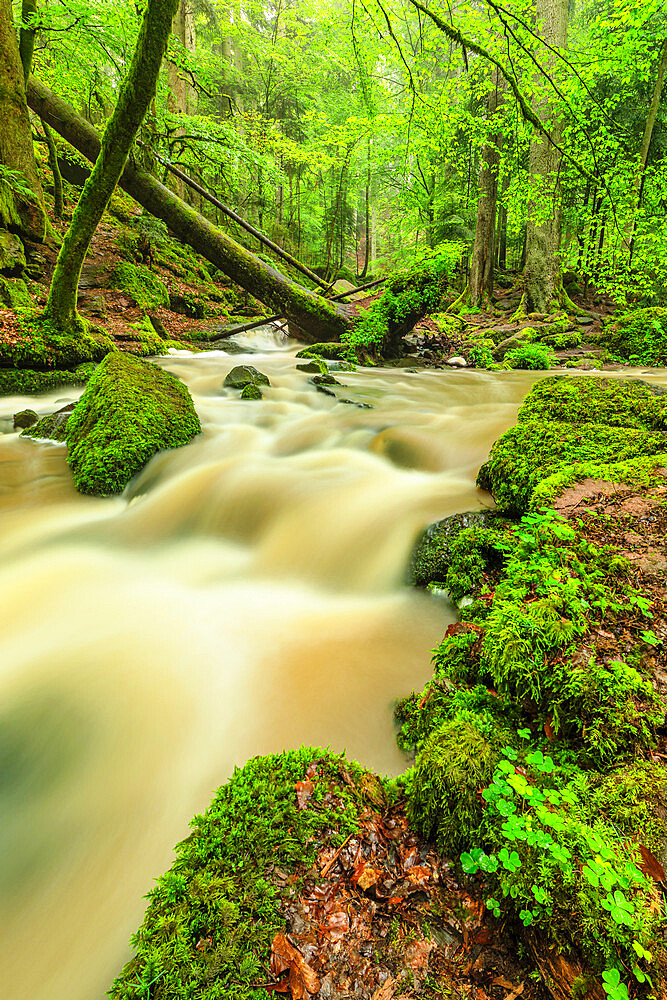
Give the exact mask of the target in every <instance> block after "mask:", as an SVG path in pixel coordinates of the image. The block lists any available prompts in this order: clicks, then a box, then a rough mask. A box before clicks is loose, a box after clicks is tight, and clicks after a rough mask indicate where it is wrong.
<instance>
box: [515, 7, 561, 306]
mask: <svg viewBox="0 0 667 1000" xmlns="http://www.w3.org/2000/svg"><path fill="white" fill-rule="evenodd" d="M567 18H568V0H538V3H537V21H538V23H541V25H542V30H541V35H542V38H543V39H544V41H545V42H547V43H548V44H549V45H551V46H552V47H553V48H556V49H564V48H565V47H566V45H567ZM555 62H556V57H555V56H554V55H553V53H548V54H547V55H546V56H545V57H544V63H545V67H546V70H547V72H548V73H549V74H550V75H553V72H554V69H555ZM540 117H541V119H542V121H543V122H544V121H547V120H548V119H549V117H550V106H549V101H548V99H547V98H545V99H544V100H543V101H542V104H541V107H540ZM550 136H551V141H550V140H549V139H546V138H545V136H544V135H543V134H541V133H536V134H535V135H534V136H533V139H532V141H531V144H530V160H529V172H530V176H531V180H532V183H533V186H534V192H535V193H534V195H533V197H532V199H531V203H530V205H529V210H528V224H527V229H526V266H525V270H524V307H525V311H526V313H531V312H537V313H546V312H548V311H549V308H550V307H551V305H552V303H553V301H554V299H556V298H557V297H558V293H559V287H560V284H561V267H560V260H559V258H558V250H559V246H560V224H561V192H560V181H559V170H560V164H561V153H560V151H559V150H558V149H557V148H556V145H554V144H558V145H560V141H561V137H562V127H561V125H560V124H559V123H558V122H557V121H552V128H551V131H550ZM547 203H548V206H549V207H548V208H547V209H546V211H547V218H544V215H545V207H546V205H547Z"/></svg>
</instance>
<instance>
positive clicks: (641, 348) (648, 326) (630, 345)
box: [605, 306, 667, 367]
mask: <svg viewBox="0 0 667 1000" xmlns="http://www.w3.org/2000/svg"><path fill="white" fill-rule="evenodd" d="M605 333H606V334H607V337H606V340H607V344H608V346H609V349H610V350H611V351H613V352H614V353H615V354H617V355H618V356H619V357H620V358H623V359H625V360H627V361H630V362H632V363H633V364H641V365H654V366H659V367H662V366H663V365H667V309H666V308H664V307H661V306H654V307H651V308H648V309H633V310H632V311H631V312H626V313H622V314H621V315H620V316H618V317H617V318H615V319H614V320H613V322H612V324H611V325H609V326H608V327H607V330H606V331H605Z"/></svg>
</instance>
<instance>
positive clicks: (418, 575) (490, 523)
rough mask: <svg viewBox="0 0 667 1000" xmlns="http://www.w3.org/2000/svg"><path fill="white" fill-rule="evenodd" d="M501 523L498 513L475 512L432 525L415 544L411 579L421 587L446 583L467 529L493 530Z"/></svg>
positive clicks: (455, 515) (409, 573) (447, 518)
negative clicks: (457, 545)
mask: <svg viewBox="0 0 667 1000" xmlns="http://www.w3.org/2000/svg"><path fill="white" fill-rule="evenodd" d="M498 523H499V515H498V514H497V512H495V511H489V510H473V511H466V512H465V513H463V514H452V516H451V517H445V518H443V520H442V521H436V522H435V524H431V525H429V527H428V528H427V529H426V530H425V531H424V533H423V534H422V535H421V537H420V538H419V539H418V541H417V543H416V544H415V547H414V549H413V550H412V555H411V556H410V564H409V567H408V579H409V581H410V583H413V584H415V585H416V586H417V587H427V586H428V585H429V584H430V583H444V581H445V578H446V576H447V571H448V569H449V567H450V565H451V561H452V547H453V544H454V542H455V540H456V539H457V538H458V536H459V535H460V534H461V532H462V531H464V530H466V529H467V528H493V527H495V526H497V525H498Z"/></svg>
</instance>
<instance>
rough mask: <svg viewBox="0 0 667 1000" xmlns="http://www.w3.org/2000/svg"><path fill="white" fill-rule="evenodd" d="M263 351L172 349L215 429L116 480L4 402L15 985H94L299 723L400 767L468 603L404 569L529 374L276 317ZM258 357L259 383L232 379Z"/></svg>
mask: <svg viewBox="0 0 667 1000" xmlns="http://www.w3.org/2000/svg"><path fill="white" fill-rule="evenodd" d="M246 345H247V346H248V347H249V348H252V349H253V350H254V351H255V352H259V353H254V354H252V355H251V356H248V357H244V356H240V355H236V356H233V357H232V356H230V355H227V354H225V353H221V352H211V353H207V354H199V355H190V354H185V353H183V354H177V355H171V356H169V357H168V358H164V359H162V360H161V362H160V363H161V364H163V365H164V367H166V368H167V369H168V370H169V371H172V372H174V373H175V374H177V375H179V376H180V377H181V378H183V379H184V380H185V382H186V383H187V384H188V386H189V388H190V391H191V393H192V396H193V399H194V401H195V405H196V408H197V411H198V413H199V415H200V418H201V422H202V428H203V433H202V435H201V436H200V437H199V438H197V439H196V440H195V441H194V442H193V443H192V444H190V445H188V446H187V447H186V448H181V449H179V450H177V451H172V452H169V453H165V454H162V455H159V456H156V457H155V458H154V459H153V460H152V461H151V462H150V463H149V465H148V466H147V468H146V469H145V470H144V471H143V472H142V473H141V474H140V475H139V476H138V477H137V478H136V479H135V480H134V481H133V482H132V483H131V484H130V486H129V488H128V490H127V491H126V493H125V494H124V495H123V496H122V497H118V498H114V499H107V500H100V499H93V498H85V497H82V496H79V495H78V494H77V493H76V492H75V490H74V489H73V487H72V483H71V476H70V473H69V470H68V468H67V465H66V462H65V449H64V446H62V445H54V444H48V443H44V442H33V441H29V440H21V439H20V438H19V437H18V435H17V434H14V433H11V414H12V413H14V412H15V411H17V410H18V409H22V408H24V407H26V406H32V407H34V408H35V409H37V410H38V411H39V412H42V413H47V412H51V411H52V410H53V409H54V408H55V404H56V403H61V402H62V401H69V400H70V399H72V398H74V397H73V396H71V395H68V392H71V390H61V391H59V392H55V393H52V394H50V395H49V396H43V397H40V398H39V399H38V400H35V399H34V398H33V399H31V400H29V399H26V398H9V399H7V398H4V399H0V430H4V431H5V432H6V433H5V434H4V435H3V436H2V437H0V511H1V517H0V524H1V525H2V531H1V533H0V619H1V627H0V808H1V809H2V818H1V820H0V926H1V927H2V935H1V936H0V968H2V970H3V972H2V983H3V995H6V996H7V997H12V1000H28V998H29V1000H96V998H101V997H102V996H103V994H104V991H105V989H107V988H108V986H109V984H110V981H111V979H112V977H113V974H114V973H115V972H117V971H118V970H119V968H120V966H121V965H122V963H123V961H124V960H125V959H126V958H127V957H128V955H129V950H128V944H127V942H128V938H129V935H130V933H131V932H132V931H133V930H134V929H135V928H136V926H137V925H138V923H139V921H140V919H141V914H142V912H143V909H144V905H145V904H144V902H143V900H142V895H143V894H144V893H146V892H147V891H148V890H149V889H150V887H151V884H152V879H153V878H155V877H156V876H157V875H158V874H160V873H161V872H162V871H163V870H164V869H165V868H166V867H167V866H168V865H169V863H170V858H171V856H172V855H171V848H172V845H173V844H174V843H175V842H176V841H177V840H179V839H181V838H182V837H183V836H184V835H185V834H186V832H187V823H188V820H189V819H190V817H191V816H192V815H193V813H195V812H197V811H201V810H202V809H203V808H205V806H206V804H207V803H208V801H209V799H210V797H211V793H212V791H213V790H214V788H215V787H216V786H217V785H218V784H220V783H221V782H222V781H224V780H225V778H226V777H227V776H228V775H229V773H230V771H231V770H232V768H233V767H234V765H235V764H241V763H243V761H245V760H246V759H247V758H248V757H250V756H252V755H254V754H258V753H266V752H270V751H276V750H279V749H282V748H284V747H292V746H297V745H299V744H300V743H308V744H315V745H322V746H331V747H333V748H334V749H336V750H342V749H346V750H347V752H348V753H349V754H350V755H351V756H352V757H354V758H356V759H358V760H360V761H362V762H363V763H365V764H367V765H369V766H372V767H374V768H376V769H378V770H379V771H382V772H385V773H397V772H398V771H399V770H400V769H401V768H402V767H404V760H403V759H402V757H401V755H400V754H399V752H398V750H397V749H396V747H395V743H394V739H393V730H392V706H393V702H394V700H395V699H396V698H397V697H398V696H400V695H404V694H406V693H408V692H409V691H410V690H412V689H413V688H414V687H417V688H418V687H420V686H421V685H423V683H424V682H425V680H426V679H427V677H428V676H429V673H430V665H429V663H430V650H431V649H432V648H433V646H434V645H435V644H436V643H437V642H438V641H439V639H440V638H441V636H442V634H443V632H444V630H445V628H446V626H447V624H448V623H449V622H451V621H452V620H453V618H454V614H453V610H452V608H451V606H450V605H449V604H448V603H447V601H446V600H444V599H443V598H442V597H436V596H431V595H426V594H423V593H418V592H416V591H414V590H411V589H410V588H408V587H406V586H405V583H404V580H405V570H406V564H407V562H408V558H409V553H410V550H411V547H412V545H413V543H414V541H415V539H416V537H417V536H418V535H419V533H420V531H421V530H422V529H423V528H424V527H425V526H426V525H427V524H429V523H430V522H432V521H434V520H436V519H438V518H441V517H445V516H447V515H448V514H452V513H455V512H457V511H464V510H470V509H475V508H478V507H480V506H482V505H484V504H488V503H489V502H490V501H489V498H488V497H487V496H486V495H485V494H482V493H480V491H478V490H477V489H476V488H475V485H474V480H475V475H476V472H477V469H478V467H479V465H480V464H481V462H482V461H483V460H484V458H485V457H486V455H487V453H488V450H489V448H490V445H491V443H492V442H493V440H494V439H495V438H496V437H498V436H499V434H500V433H501V432H502V431H503V430H504V429H505V428H506V427H508V426H509V425H510V424H511V423H513V422H514V418H515V415H516V412H517V408H518V406H519V404H520V402H521V399H522V398H523V396H524V395H525V393H526V392H527V391H528V389H529V387H530V385H531V384H532V382H533V381H534V380H535V377H536V376H535V375H531V374H529V373H507V374H504V375H501V376H498V375H488V374H485V373H481V372H465V371H453V372H435V371H422V372H418V373H415V374H412V373H407V372H404V371H402V370H400V369H399V370H397V369H392V370H388V369H377V370H373V371H359V372H357V373H354V374H348V373H344V374H342V375H341V376H339V377H340V379H341V380H342V381H343V382H344V383H345V384H346V386H347V388H346V389H345V390H344V391H342V392H340V395H342V396H346V397H349V398H350V399H352V400H354V401H356V402H366V403H370V404H371V406H372V408H369V409H362V408H359V407H357V406H353V405H348V404H343V403H340V402H337V401H336V400H334V399H332V398H330V397H327V396H325V395H323V394H321V393H319V392H317V391H316V390H315V389H314V387H313V386H312V385H310V384H309V382H308V376H307V375H305V374H303V373H301V372H298V371H297V370H296V364H295V358H294V354H295V351H296V347H295V345H294V344H293V343H292V344H291V345H290V344H281V343H280V342H279V336H278V335H276V334H274V333H272V332H271V331H270V330H266V329H265V330H263V331H260V332H259V333H258V334H256V335H255V336H253V337H248V338H247V340H246ZM240 363H251V364H254V365H256V366H257V367H258V368H259V369H260V370H261V371H264V372H266V374H267V375H269V377H270V379H271V388H270V389H268V390H267V391H266V394H265V398H264V400H262V401H261V402H256V401H244V400H240V399H239V394H238V392H234V391H231V390H224V389H223V388H222V382H223V379H224V377H225V375H226V374H227V372H228V371H229V370H230V369H231V368H232V367H233V366H234V365H236V364H240Z"/></svg>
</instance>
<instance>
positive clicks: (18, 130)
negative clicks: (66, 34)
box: [0, 0, 46, 241]
mask: <svg viewBox="0 0 667 1000" xmlns="http://www.w3.org/2000/svg"><path fill="white" fill-rule="evenodd" d="M3 167H4V168H5V170H4V171H2V168H3ZM0 226H2V227H6V226H11V227H13V228H14V229H16V230H18V232H19V233H20V234H21V235H23V236H26V237H28V238H30V239H33V240H37V241H41V240H43V239H44V236H45V233H46V213H45V211H44V200H43V193H42V185H41V183H40V180H39V176H38V174H37V166H36V164H35V154H34V150H33V145H32V128H31V126H30V118H29V116H28V107H27V104H26V95H25V81H24V74H23V66H22V63H21V57H20V55H19V46H18V39H17V35H16V28H15V25H14V18H13V16H12V4H11V0H0Z"/></svg>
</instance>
